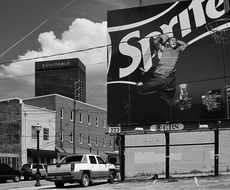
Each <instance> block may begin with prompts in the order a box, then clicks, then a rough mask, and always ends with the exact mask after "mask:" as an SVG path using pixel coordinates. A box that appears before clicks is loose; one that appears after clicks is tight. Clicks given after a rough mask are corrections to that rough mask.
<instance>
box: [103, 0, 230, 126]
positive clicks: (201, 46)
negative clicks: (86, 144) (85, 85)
mask: <svg viewBox="0 0 230 190" xmlns="http://www.w3.org/2000/svg"><path fill="white" fill-rule="evenodd" d="M223 18H229V16H228V15H226V14H225V11H224V1H223V0H194V1H182V2H174V3H167V4H158V5H152V6H145V7H137V8H131V9H123V10H114V11H109V12H108V44H111V45H109V46H108V74H107V98H108V107H107V109H108V124H109V125H110V126H115V125H117V124H121V125H122V126H127V125H133V124H135V125H139V124H145V125H146V124H148V125H149V126H151V125H153V124H157V123H168V122H170V123H183V122H213V121H215V122H216V121H218V120H227V119H229V104H228V99H227V97H228V91H229V90H228V88H229V87H228V86H230V80H229V76H230V67H229V66H228V65H227V63H229V61H230V54H229V53H228V52H229V50H230V44H229V43H224V44H222V43H220V44H216V42H215V40H214V39H213V37H212V35H211V33H210V32H209V31H207V28H206V25H207V23H210V22H213V21H215V20H217V19H223ZM227 22H229V20H226V22H224V23H221V25H219V26H217V27H218V29H224V30H227V28H229V23H227Z"/></svg>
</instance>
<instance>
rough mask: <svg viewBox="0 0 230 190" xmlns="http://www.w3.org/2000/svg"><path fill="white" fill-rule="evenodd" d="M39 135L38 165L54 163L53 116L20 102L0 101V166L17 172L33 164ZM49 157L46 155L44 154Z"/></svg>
mask: <svg viewBox="0 0 230 190" xmlns="http://www.w3.org/2000/svg"><path fill="white" fill-rule="evenodd" d="M38 123H39V125H41V126H42V128H41V131H40V162H42V163H53V159H55V158H56V157H57V154H56V153H55V141H54V140H55V138H54V132H55V112H54V111H50V110H47V109H42V108H39V107H34V106H29V105H26V104H24V103H23V101H22V100H21V99H19V98H14V99H8V100H1V101H0V130H1V134H0V162H1V163H7V164H8V165H10V166H11V167H13V168H16V169H20V168H21V166H22V165H23V164H26V163H29V162H31V163H33V162H35V161H36V148H37V137H36V132H35V128H34V125H36V124H38ZM47 153H48V154H47Z"/></svg>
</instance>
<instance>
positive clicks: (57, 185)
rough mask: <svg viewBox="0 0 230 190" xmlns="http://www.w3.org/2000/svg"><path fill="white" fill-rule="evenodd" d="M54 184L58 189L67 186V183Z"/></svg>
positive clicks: (58, 182) (57, 182)
mask: <svg viewBox="0 0 230 190" xmlns="http://www.w3.org/2000/svg"><path fill="white" fill-rule="evenodd" d="M54 184H55V186H56V187H57V188H62V187H64V185H65V183H64V182H62V181H56V182H54Z"/></svg>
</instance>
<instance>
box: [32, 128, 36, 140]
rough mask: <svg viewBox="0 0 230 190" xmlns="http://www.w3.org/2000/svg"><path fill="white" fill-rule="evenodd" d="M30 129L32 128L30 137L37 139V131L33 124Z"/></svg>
mask: <svg viewBox="0 0 230 190" xmlns="http://www.w3.org/2000/svg"><path fill="white" fill-rule="evenodd" d="M31 130H32V135H31V136H32V139H37V133H36V130H35V126H32V128H31Z"/></svg>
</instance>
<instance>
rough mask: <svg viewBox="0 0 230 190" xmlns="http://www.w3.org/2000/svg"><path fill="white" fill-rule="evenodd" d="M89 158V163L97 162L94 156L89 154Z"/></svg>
mask: <svg viewBox="0 0 230 190" xmlns="http://www.w3.org/2000/svg"><path fill="white" fill-rule="evenodd" d="M89 160H90V163H91V164H97V161H96V159H95V157H94V156H89Z"/></svg>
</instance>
